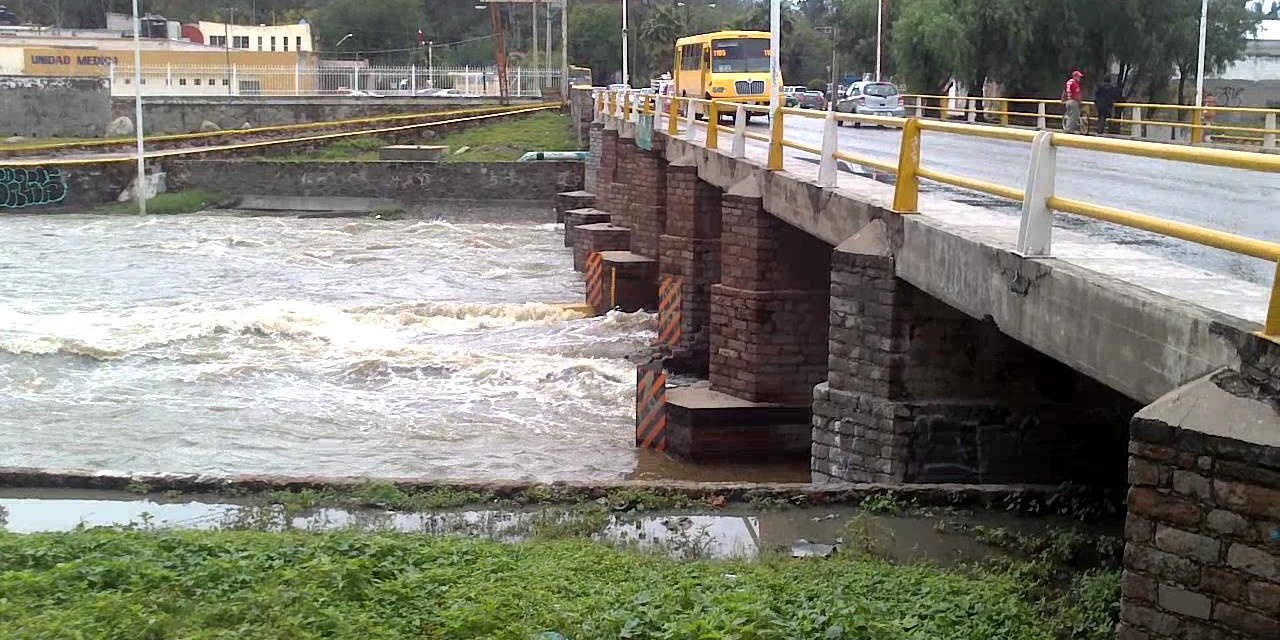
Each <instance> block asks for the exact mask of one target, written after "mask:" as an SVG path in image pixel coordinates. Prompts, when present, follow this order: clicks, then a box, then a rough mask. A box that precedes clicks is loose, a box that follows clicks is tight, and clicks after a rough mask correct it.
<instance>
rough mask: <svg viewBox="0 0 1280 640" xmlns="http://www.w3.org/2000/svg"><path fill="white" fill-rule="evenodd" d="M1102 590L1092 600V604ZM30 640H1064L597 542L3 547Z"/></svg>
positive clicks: (108, 539) (988, 587)
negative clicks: (557, 637)
mask: <svg viewBox="0 0 1280 640" xmlns="http://www.w3.org/2000/svg"><path fill="white" fill-rule="evenodd" d="M1091 587H1092V585H1090V588H1091ZM0 593H3V594H4V597H3V598H0V627H3V628H4V629H5V636H6V637H8V638H14V639H15V640H26V639H34V638H39V639H41V640H45V639H48V640H59V639H62V638H78V639H86V640H92V639H97V638H103V639H106V638H110V639H112V640H134V639H144V638H146V639H149V638H185V639H190V640H208V639H213V638H219V639H221V638H238V639H245V640H254V639H272V640H275V639H279V638H293V639H311V638H335V639H342V638H353V639H354V638H360V639H370V640H378V639H390V638H410V637H413V638H478V637H485V638H497V639H511V640H516V639H519V640H525V639H527V638H530V637H535V636H537V635H538V634H541V633H543V632H547V631H554V632H557V633H560V634H562V635H564V636H565V637H569V638H575V639H586V638H698V637H704V638H727V637H735V638H744V639H747V638H750V639H763V638H859V639H863V638H865V639H877V640H881V639H883V640H908V639H911V640H917V639H918V640H926V639H927V640H949V639H955V640H979V639H981V640H987V639H989V638H1047V637H1050V635H1051V633H1052V631H1051V629H1052V626H1051V625H1052V620H1050V619H1049V618H1047V617H1045V616H1044V615H1043V614H1042V613H1041V612H1039V611H1038V610H1037V608H1036V607H1035V605H1034V604H1033V603H1032V602H1030V601H1029V600H1028V599H1027V594H1026V592H1025V591H1024V588H1023V587H1022V586H1021V585H1019V583H1018V582H1017V576H1015V575H1012V574H1008V573H1004V572H985V571H975V572H972V573H971V574H969V575H961V574H956V573H948V572H945V571H942V570H940V569H937V568H933V567H927V566H921V567H903V566H895V565H892V564H888V563H885V562H882V561H879V560H875V559H870V558H852V557H835V558H830V559H809V560H805V561H795V562H793V561H780V560H774V561H769V562H758V563H738V562H734V563H724V562H709V561H697V562H677V561H672V560H667V559H664V558H660V557H656V556H646V555H639V554H635V553H629V552H623V551H618V550H613V549H610V548H607V547H605V546H602V545H600V544H596V543H592V542H588V541H582V540H568V541H536V542H530V543H525V544H520V545H502V544H498V543H493V542H484V541H476V540H467V539H453V538H436V537H427V536H418V535H403V534H386V533H383V534H368V533H365V534H360V533H330V534H302V533H284V534H271V533H259V532H195V531H186V532H164V531H159V532H157V531H111V530H92V531H82V532H75V533H64V534H37V535H21V536H20V535H14V534H5V533H0Z"/></svg>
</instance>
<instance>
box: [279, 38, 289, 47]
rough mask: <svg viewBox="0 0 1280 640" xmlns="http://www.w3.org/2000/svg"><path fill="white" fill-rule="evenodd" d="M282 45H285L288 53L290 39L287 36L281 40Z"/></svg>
mask: <svg viewBox="0 0 1280 640" xmlns="http://www.w3.org/2000/svg"><path fill="white" fill-rule="evenodd" d="M280 44H283V45H284V50H285V51H288V50H289V37H288V36H285V37H283V38H280Z"/></svg>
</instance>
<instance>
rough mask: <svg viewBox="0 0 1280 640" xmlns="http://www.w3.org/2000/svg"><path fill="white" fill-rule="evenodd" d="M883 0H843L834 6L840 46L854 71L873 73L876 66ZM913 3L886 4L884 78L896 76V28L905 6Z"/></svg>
mask: <svg viewBox="0 0 1280 640" xmlns="http://www.w3.org/2000/svg"><path fill="white" fill-rule="evenodd" d="M880 1H883V0H841V1H839V2H835V3H834V5H833V9H834V15H833V16H832V18H833V20H834V21H835V24H836V28H837V33H838V35H839V39H838V40H837V42H836V44H837V46H838V47H839V49H840V51H841V55H842V56H843V57H844V63H845V64H846V65H847V66H848V68H849V70H851V71H854V72H870V71H872V70H874V69H875V66H876V22H877V18H876V10H877V7H876V3H877V2H880ZM909 1H910V0H894V1H892V2H888V3H886V6H885V13H884V16H883V18H884V19H883V29H884V33H883V36H882V38H881V43H882V45H883V50H882V52H881V56H880V57H881V60H880V71H881V75H882V76H883V77H891V76H893V74H894V71H895V66H894V56H892V55H889V53H890V47H891V44H890V43H891V42H892V41H893V25H894V23H895V22H896V19H897V17H898V16H899V15H900V14H901V13H902V11H901V9H902V5H903V3H904V2H909Z"/></svg>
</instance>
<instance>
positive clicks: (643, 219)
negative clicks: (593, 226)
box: [613, 138, 667, 260]
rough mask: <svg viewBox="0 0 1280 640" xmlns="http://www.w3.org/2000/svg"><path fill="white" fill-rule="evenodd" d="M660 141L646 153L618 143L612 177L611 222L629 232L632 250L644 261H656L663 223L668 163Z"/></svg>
mask: <svg viewBox="0 0 1280 640" xmlns="http://www.w3.org/2000/svg"><path fill="white" fill-rule="evenodd" d="M661 140H662V139H661V138H655V139H654V140H653V144H654V149H653V150H652V151H646V150H644V149H641V148H639V147H637V146H636V145H635V141H634V140H630V139H620V140H619V144H618V150H619V155H618V165H617V169H616V172H615V174H614V188H615V189H616V190H617V191H616V193H615V197H614V205H613V206H615V207H616V209H614V210H613V213H614V214H615V216H614V222H615V223H616V224H620V225H623V226H626V227H630V228H631V250H632V251H633V252H635V253H637V254H640V255H642V256H644V257H646V258H653V259H655V260H656V259H657V258H658V237H659V236H661V235H662V232H663V226H664V225H665V223H666V217H667V214H666V208H667V160H666V157H665V156H664V154H663V151H662V148H661Z"/></svg>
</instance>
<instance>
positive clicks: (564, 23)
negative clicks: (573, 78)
mask: <svg viewBox="0 0 1280 640" xmlns="http://www.w3.org/2000/svg"><path fill="white" fill-rule="evenodd" d="M560 99H561V100H564V101H565V102H568V101H569V0H560Z"/></svg>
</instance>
